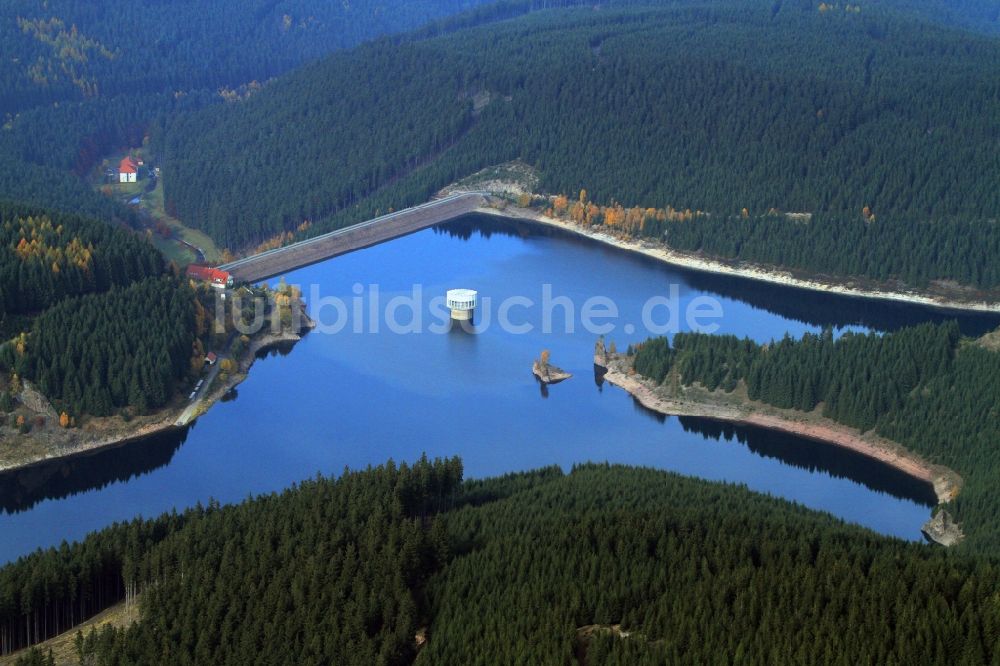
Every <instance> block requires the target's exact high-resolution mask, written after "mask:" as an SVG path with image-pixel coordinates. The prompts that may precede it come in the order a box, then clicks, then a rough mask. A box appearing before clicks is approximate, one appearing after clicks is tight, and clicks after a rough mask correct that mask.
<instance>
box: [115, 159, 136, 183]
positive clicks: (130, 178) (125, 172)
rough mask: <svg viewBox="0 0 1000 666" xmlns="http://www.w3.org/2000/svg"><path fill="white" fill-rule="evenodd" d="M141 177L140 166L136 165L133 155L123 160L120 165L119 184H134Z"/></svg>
mask: <svg viewBox="0 0 1000 666" xmlns="http://www.w3.org/2000/svg"><path fill="white" fill-rule="evenodd" d="M138 176H139V165H138V164H136V163H135V160H133V159H132V156H131V155H126V156H125V157H123V158H122V161H121V164H119V165H118V182H119V183H134V182H135V181H136V178H138Z"/></svg>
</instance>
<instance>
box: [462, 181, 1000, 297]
mask: <svg viewBox="0 0 1000 666" xmlns="http://www.w3.org/2000/svg"><path fill="white" fill-rule="evenodd" d="M475 212H477V213H482V214H484V215H495V216H499V217H506V218H511V219H516V220H522V221H528V222H535V223H538V224H544V225H546V226H550V227H557V228H559V229H563V230H565V231H569V232H571V233H574V234H579V235H581V236H586V237H587V238H591V239H593V240H596V241H598V242H601V243H605V244H607V245H611V246H614V247H617V248H619V249H622V250H626V251H628V252H638V253H640V254H643V255H645V256H647V257H652V258H653V259H657V260H659V261H662V262H664V263H667V264H671V265H673V266H680V267H682V268H687V269H691V270H696V271H703V272H707V273H717V274H721V275H731V276H733V277H741V278H746V279H749V280H757V281H760V282H769V283H771V284H780V285H784V286H786V287H795V288H797V289H808V290H812V291H820V292H827V293H833V294H840V295H843V296H854V297H857V298H875V299H880V300H887V301H897V302H901V303H910V304H913V305H924V306H929V307H935V308H943V309H947V310H967V311H972V312H992V313H996V312H1000V303H997V302H987V301H983V300H974V299H970V300H962V299H960V298H956V297H946V296H939V295H932V294H927V293H921V292H918V291H892V290H890V289H884V290H883V289H874V288H867V287H860V286H855V285H853V284H851V283H849V282H848V283H837V282H832V281H824V280H822V279H820V278H811V279H810V278H805V277H798V276H795V275H792V274H791V273H789V272H787V271H783V270H780V269H777V268H773V267H768V266H760V265H755V264H749V263H746V262H733V263H726V262H723V261H718V260H714V259H710V258H707V257H702V256H698V255H695V254H689V253H685V252H678V251H676V250H672V249H670V248H669V247H668V246H667V245H665V244H664V243H657V242H653V241H649V240H629V239H623V238H618V237H616V236H612V235H611V234H608V233H604V232H603V231H601V230H600V228H591V227H583V226H579V225H577V224H575V223H574V222H571V221H567V220H561V219H556V218H551V217H548V216H546V215H543V214H542V213H540V212H538V211H536V210H534V209H531V208H521V207H519V206H515V205H513V204H509V203H508V202H506V201H502V204H500V205H498V206H497V207H493V206H480V207H479V208H477V209H476V210H475Z"/></svg>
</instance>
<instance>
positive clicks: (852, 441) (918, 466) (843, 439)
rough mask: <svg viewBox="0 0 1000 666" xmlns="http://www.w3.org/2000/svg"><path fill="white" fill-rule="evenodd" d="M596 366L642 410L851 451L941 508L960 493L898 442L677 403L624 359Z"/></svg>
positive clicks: (777, 416) (944, 471) (820, 423)
mask: <svg viewBox="0 0 1000 666" xmlns="http://www.w3.org/2000/svg"><path fill="white" fill-rule="evenodd" d="M594 363H595V365H597V366H600V367H602V368H605V369H606V370H607V372H606V373H605V374H604V379H605V381H607V382H608V383H610V384H613V385H615V386H617V387H619V388H621V389H622V390H624V391H625V392H627V393H628V394H630V395H631V396H632V397H633V398H635V400H636V401H638V402H639V403H640V404H641V405H642V406H643V407H646V408H647V409H650V410H652V411H654V412H658V413H660V414H664V415H668V416H698V417H703V418H710V419H715V420H718V421H727V422H731V423H738V424H744V425H751V426H757V427H761V428H767V429H769V430H776V431H780V432H786V433H790V434H793V435H797V436H800V437H804V438H806V439H810V440H813V441H816V442H821V443H824V444H829V445H832V446H837V447H840V448H843V449H848V450H850V451H853V452H855V453H858V454H861V455H863V456H866V457H868V458H871V459H873V460H877V461H879V462H881V463H884V464H886V465H888V466H890V467H892V468H894V469H896V470H899V471H900V472H903V473H904V474H906V475H907V476H910V477H913V478H915V479H918V480H920V481H923V482H925V483H927V484H929V485H930V486H931V487H933V489H934V494H935V496H936V497H937V500H938V504H945V503H947V502H950V501H951V500H953V499H954V498H955V496H956V495H957V494H958V491H959V490H960V488H961V477H960V476H959V475H958V474H957V473H956V472H954V471H953V470H950V469H948V468H945V467H941V466H938V465H932V464H930V463H928V462H927V461H925V460H923V459H922V458H920V457H919V456H917V455H916V454H915V453H912V452H910V451H907V450H906V449H905V448H904V447H902V446H901V445H899V444H897V443H896V442H892V441H889V440H886V439H882V438H878V437H875V436H870V435H863V434H861V433H859V432H858V431H856V430H854V429H853V428H849V427H847V426H844V425H841V424H838V423H836V422H834V421H831V420H829V419H825V418H820V419H816V420H814V421H811V422H806V421H800V420H794V419H791V418H787V417H784V416H782V415H781V413H780V412H781V411H782V410H778V409H777V408H774V409H773V410H770V409H769V410H767V412H766V413H765V412H764V411H758V410H756V409H755V407H754V405H724V404H713V403H710V402H701V401H697V400H690V401H688V400H683V399H676V398H673V397H670V396H667V395H665V394H664V392H663V390H662V389H661V387H659V386H657V385H656V384H654V383H653V382H652V381H650V380H648V379H646V378H644V377H642V376H640V375H636V374H632V373H629V372H627V370H626V367H625V366H626V365H627V362H626V361H625V360H624V359H623V358H622V357H620V356H616V355H611V354H608V355H607V356H606V357H605V359H601V358H600V357H599V356H595V358H594Z"/></svg>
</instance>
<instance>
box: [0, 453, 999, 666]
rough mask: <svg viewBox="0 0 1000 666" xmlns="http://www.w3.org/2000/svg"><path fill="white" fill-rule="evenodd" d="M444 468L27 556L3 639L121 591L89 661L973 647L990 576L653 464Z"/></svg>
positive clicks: (351, 479) (992, 626) (763, 660)
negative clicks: (114, 620)
mask: <svg viewBox="0 0 1000 666" xmlns="http://www.w3.org/2000/svg"><path fill="white" fill-rule="evenodd" d="M461 473H462V467H461V463H460V462H459V461H458V460H450V461H438V462H433V463H431V462H428V461H426V460H422V461H420V462H418V463H417V464H415V465H413V466H405V465H401V466H398V467H397V466H395V465H392V464H389V465H387V466H385V467H380V468H377V469H369V470H367V471H363V472H354V473H348V474H345V476H343V477H342V478H340V479H338V480H329V479H316V480H314V481H309V482H306V483H303V484H302V485H301V486H299V487H297V488H294V489H292V490H289V491H286V492H284V493H281V494H280V495H269V496H265V497H261V498H258V499H255V500H251V501H248V502H245V503H243V504H241V505H238V506H231V507H218V506H215V505H210V506H209V507H207V508H201V507H199V508H196V509H192V510H189V511H186V512H185V513H184V514H182V515H179V516H178V515H170V516H164V517H162V518H159V519H156V520H154V521H148V522H143V521H135V522H133V523H131V524H128V525H118V526H115V527H113V528H110V529H107V530H104V531H102V532H100V533H97V534H95V535H92V536H91V537H88V539H86V540H85V541H84V542H83V543H81V544H78V545H73V546H67V547H64V548H62V549H60V550H49V551H44V552H39V553H37V554H35V555H32V556H30V557H28V558H24V559H22V560H20V561H18V562H17V563H15V564H13V565H10V566H8V567H6V568H4V569H2V570H0V636H2V637H3V640H4V645H5V646H18V645H23V644H24V643H25V642H27V641H29V640H32V639H34V638H35V637H38V638H41V637H43V636H44V635H47V634H49V633H52V632H54V631H57V630H58V628H60V627H63V628H64V627H66V626H68V624H69V623H70V622H72V621H74V620H77V619H79V618H81V617H85V616H86V615H87V614H89V613H93V612H94V611H95V610H96V609H97V608H99V607H100V605H102V604H107V603H109V601H110V600H113V599H115V598H125V597H126V596H128V597H129V599H133V598H134V595H135V594H137V593H138V594H141V597H140V598H139V603H140V604H141V609H142V610H141V612H142V620H141V621H140V622H139V623H138V624H136V625H134V626H132V627H131V628H129V629H126V630H121V631H118V630H113V629H109V630H105V631H104V632H102V633H99V634H92V635H90V636H88V637H86V638H85V639H84V640H83V642H82V652H83V656H84V657H86V658H87V659H93V660H94V661H93V662H88V663H99V664H126V663H127V664H159V663H172V664H187V663H214V664H229V663H231V664H238V663H239V664H243V663H260V662H266V663H341V664H364V665H365V666H369V665H370V664H404V663H413V660H414V658H416V662H415V663H417V664H470V665H472V664H491V665H492V664H522V663H568V662H571V661H572V660H574V659H576V658H581V657H585V658H586V662H585V663H602V664H604V663H610V664H616V663H621V664H636V663H716V662H720V661H721V662H727V661H732V660H734V659H736V660H738V661H740V662H741V663H753V664H773V663H787V662H789V661H795V662H800V663H829V662H831V661H836V660H837V659H841V660H843V661H844V663H924V662H932V663H943V662H948V663H959V664H979V663H989V662H990V660H991V659H992V657H993V655H994V651H995V649H996V644H995V639H994V637H995V636H996V632H997V631H998V629H1000V615H998V612H997V609H996V605H995V603H993V600H992V598H993V595H994V594H995V589H996V585H997V584H998V583H1000V581H998V580H997V572H996V570H995V568H994V567H993V566H992V565H990V564H989V563H987V562H985V561H976V560H971V559H967V558H965V557H963V556H961V555H956V554H953V553H945V552H944V551H942V550H938V549H930V548H927V547H924V546H921V545H918V544H908V543H904V542H901V541H898V540H894V539H889V538H885V537H880V536H878V535H875V534H873V533H871V532H868V531H866V530H863V529H861V528H857V527H850V526H847V525H844V524H843V523H841V522H839V521H837V520H835V519H833V518H831V517H830V516H827V515H824V514H819V513H815V512H811V511H807V510H805V509H802V508H801V507H797V506H795V505H793V504H790V503H788V502H784V501H780V500H775V499H773V498H768V497H765V496H763V495H759V494H756V493H751V492H749V491H747V490H745V489H742V488H738V487H733V486H726V485H719V484H713V483H708V482H704V481H697V480H692V479H685V478H682V477H679V476H676V475H674V474H669V473H664V472H658V471H652V470H642V469H629V468H622V467H608V466H596V465H587V466H583V467H579V468H576V469H574V470H573V471H572V473H570V474H563V473H562V472H560V471H559V470H558V469H547V470H542V471H539V472H535V473H529V474H520V475H513V476H507V477H503V478H498V479H490V480H485V481H472V482H466V483H464V484H460V478H461ZM154 581H155V584H154ZM612 625H614V626H616V627H617V628H618V631H619V632H622V633H615V632H614V630H613V629H612V628H611V627H612ZM46 627H47V628H48V629H47V630H46V629H45V628H46ZM208 628H210V631H206V629H208ZM418 636H419V637H420V639H419V640H418Z"/></svg>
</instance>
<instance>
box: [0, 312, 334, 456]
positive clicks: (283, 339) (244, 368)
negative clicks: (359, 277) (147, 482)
mask: <svg viewBox="0 0 1000 666" xmlns="http://www.w3.org/2000/svg"><path fill="white" fill-rule="evenodd" d="M302 317H303V319H304V323H303V326H302V328H301V329H300V330H299V331H298V332H297V333H296V332H293V331H282V332H281V333H268V334H266V335H263V336H260V337H258V338H255V339H253V340H251V342H250V345H249V346H248V348H247V350H246V352H245V353H244V354H243V356H242V358H240V362H239V370H238V371H237V372H234V373H233V374H232V375H230V376H229V377H228V378H227V379H226V381H225V382H222V383H220V384H219V386H216V387H214V388H213V390H212V391H211V392H210V393H207V394H206V395H205V396H204V397H203V398H202V399H201V401H200V403H199V404H198V411H197V414H196V415H195V417H194V418H193V419H192V421H195V420H197V418H198V417H199V416H200V415H202V414H204V413H205V412H207V411H208V410H209V409H211V408H212V406H213V405H215V403H216V402H218V401H219V400H220V399H222V397H223V396H224V395H225V394H226V393H228V392H229V391H230V390H232V389H233V388H235V387H236V386H238V385H239V384H241V383H242V382H243V381H244V380H245V379H246V378H247V376H248V373H249V371H250V367H251V366H252V365H253V364H254V361H256V359H257V356H258V354H260V353H261V352H264V351H267V350H268V349H270V348H273V347H277V346H279V345H282V344H286V343H292V344H294V343H297V342H298V341H300V340H301V339H302V337H303V336H304V335H305V334H306V333H308V332H309V331H310V330H312V329H313V328H315V326H316V323H315V322H314V321H312V320H311V319H309V317H308V315H306V314H305V312H304V311H303V312H302ZM187 408H188V405H183V406H181V407H177V406H172V407H168V408H166V409H163V410H160V411H158V412H156V413H155V414H153V415H149V416H147V417H143V420H144V422H143V423H142V424H141V425H138V426H137V427H135V428H133V429H126V430H127V432H114V433H112V434H108V435H104V436H97V437H93V438H89V439H88V438H86V435H85V434H84V435H80V433H72V432H71V434H72V435H75V437H74V440H75V441H73V443H71V444H69V445H65V444H59V443H56V444H55V446H53V447H50V448H49V450H47V451H45V452H44V453H42V454H38V455H33V456H29V457H27V458H25V459H24V460H17V461H13V462H6V463H5V462H2V461H0V474H7V473H10V472H16V471H20V470H24V469H28V468H31V467H35V466H38V465H45V464H47V463H51V462H54V461H57V460H65V459H70V458H76V457H80V456H86V455H91V454H94V453H97V452H99V451H104V450H107V449H113V448H117V447H120V446H126V445H128V444H132V443H134V442H137V441H139V440H143V439H146V438H147V437H151V436H153V435H159V434H163V433H168V432H171V431H174V430H183V429H184V428H187V427H189V426H190V422H189V423H187V424H185V425H178V423H177V420H178V418H179V417H180V416H181V414H183V413H184V411H185V410H186V409H187Z"/></svg>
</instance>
